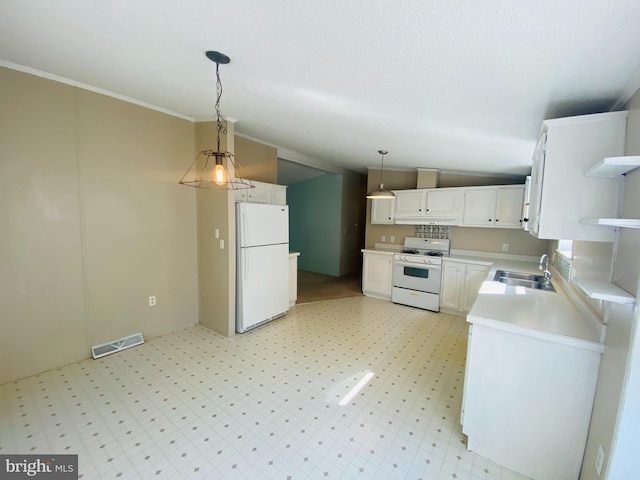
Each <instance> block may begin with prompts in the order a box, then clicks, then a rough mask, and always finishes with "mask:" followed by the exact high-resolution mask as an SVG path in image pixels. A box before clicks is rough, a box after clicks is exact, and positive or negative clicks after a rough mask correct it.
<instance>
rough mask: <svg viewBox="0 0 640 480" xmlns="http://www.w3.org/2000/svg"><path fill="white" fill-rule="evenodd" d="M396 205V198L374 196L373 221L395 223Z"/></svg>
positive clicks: (372, 202) (372, 206)
mask: <svg viewBox="0 0 640 480" xmlns="http://www.w3.org/2000/svg"><path fill="white" fill-rule="evenodd" d="M395 206H396V200H395V198H378V199H376V198H374V199H372V200H371V223H387V224H392V223H393V214H394V209H395Z"/></svg>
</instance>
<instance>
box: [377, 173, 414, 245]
mask: <svg viewBox="0 0 640 480" xmlns="http://www.w3.org/2000/svg"><path fill="white" fill-rule="evenodd" d="M383 180H384V188H386V189H387V190H407V189H410V188H416V185H417V180H418V172H417V171H403V170H385V171H384V179H383ZM379 185H380V170H376V169H371V170H369V174H368V175H367V192H370V191H372V190H375V189H377V188H378V186H379ZM371 202H372V200H371V199H367V218H366V221H367V223H366V229H365V247H366V248H374V247H375V244H376V243H380V242H381V241H382V240H381V238H382V236H383V235H384V236H385V237H386V243H389V244H391V240H390V238H391V237H395V242H393V243H394V244H395V245H402V242H403V241H404V237H410V236H413V226H412V225H372V224H371Z"/></svg>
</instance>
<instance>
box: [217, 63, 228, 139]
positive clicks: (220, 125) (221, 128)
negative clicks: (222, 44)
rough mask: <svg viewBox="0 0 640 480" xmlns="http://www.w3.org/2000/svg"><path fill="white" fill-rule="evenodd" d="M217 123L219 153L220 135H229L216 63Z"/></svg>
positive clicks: (218, 65)
mask: <svg viewBox="0 0 640 480" xmlns="http://www.w3.org/2000/svg"><path fill="white" fill-rule="evenodd" d="M216 94H217V96H216V123H217V130H218V151H220V134H224V135H226V134H227V122H226V121H223V120H222V114H221V113H220V99H221V98H222V81H221V80H220V64H219V63H217V62H216Z"/></svg>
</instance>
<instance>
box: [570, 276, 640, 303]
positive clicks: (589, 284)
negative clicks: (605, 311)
mask: <svg viewBox="0 0 640 480" xmlns="http://www.w3.org/2000/svg"><path fill="white" fill-rule="evenodd" d="M574 282H575V284H576V285H577V286H578V287H580V289H581V290H582V291H583V292H584V293H585V294H586V295H587V296H588V297H589V298H595V299H597V300H604V301H606V302H613V303H622V304H628V305H633V304H634V303H636V297H634V296H633V295H630V294H628V293H627V292H625V291H624V290H622V289H621V288H618V287H616V286H615V285H614V284H613V283H609V282H605V281H603V280H589V279H575V280H574Z"/></svg>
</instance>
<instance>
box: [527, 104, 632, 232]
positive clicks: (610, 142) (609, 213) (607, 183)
mask: <svg viewBox="0 0 640 480" xmlns="http://www.w3.org/2000/svg"><path fill="white" fill-rule="evenodd" d="M627 114H628V112H609V113H601V114H596V115H583V116H579V117H570V118H559V119H555V120H546V121H544V122H543V128H542V133H541V136H540V140H539V141H538V145H537V146H536V149H535V152H534V158H533V169H532V172H531V197H530V205H529V222H528V224H529V231H530V233H531V234H532V235H534V236H536V237H538V238H546V239H558V238H561V239H566V240H586V241H596V242H613V241H614V229H613V228H606V227H600V226H596V225H589V224H585V223H582V222H581V219H584V218H609V217H617V216H618V213H619V198H620V189H621V187H622V176H620V178H598V177H590V176H586V175H585V174H586V173H587V172H589V170H590V169H591V168H592V166H593V165H595V164H597V163H598V162H600V161H602V159H603V158H606V157H616V156H621V155H624V143H625V133H626V124H627Z"/></svg>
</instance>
